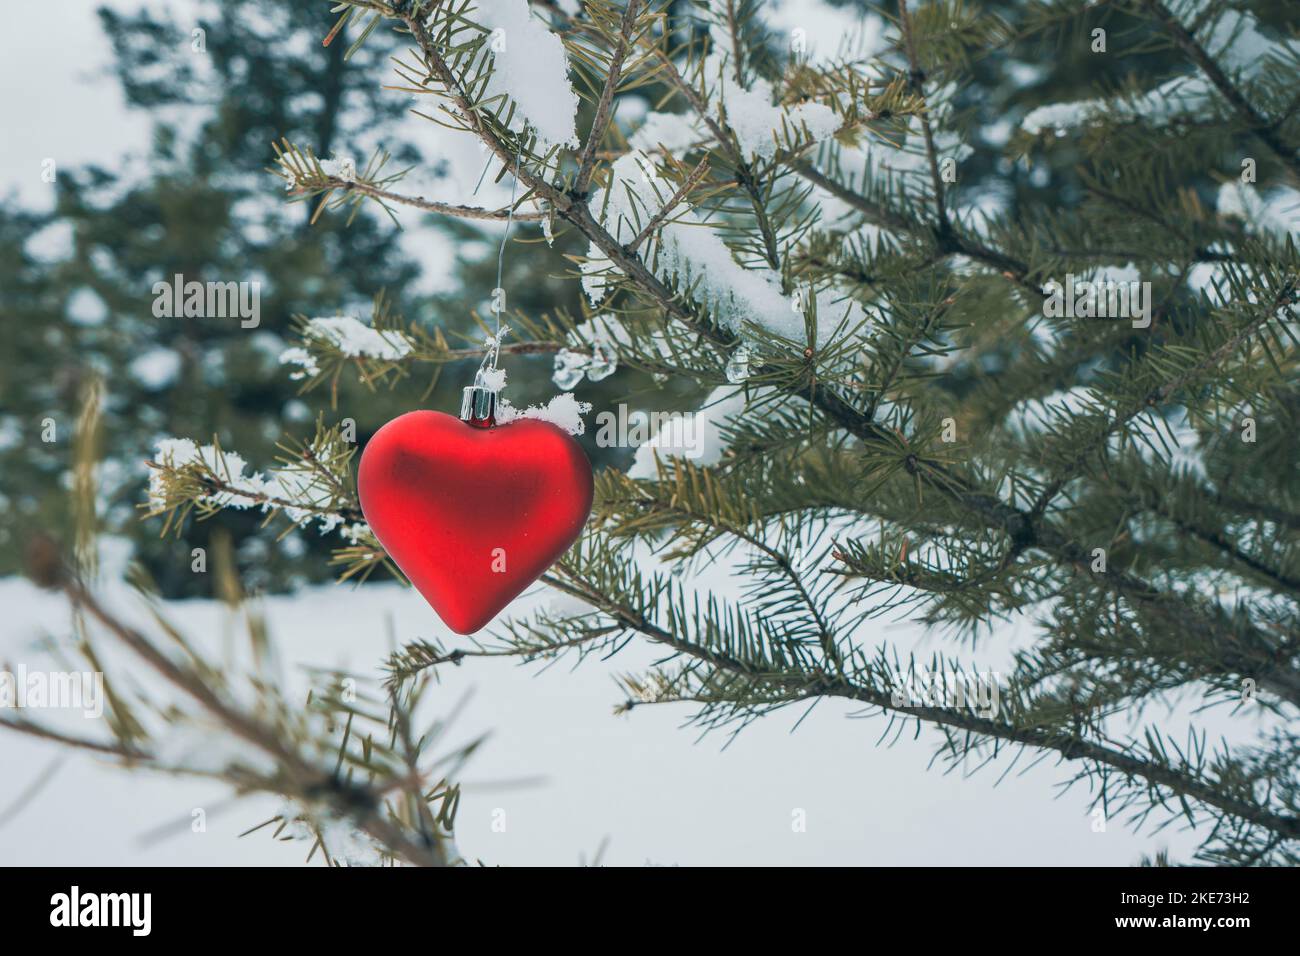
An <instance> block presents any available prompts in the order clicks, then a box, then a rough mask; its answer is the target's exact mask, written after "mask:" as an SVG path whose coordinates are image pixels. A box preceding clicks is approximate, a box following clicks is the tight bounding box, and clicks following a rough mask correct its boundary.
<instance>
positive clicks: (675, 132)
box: [627, 113, 708, 154]
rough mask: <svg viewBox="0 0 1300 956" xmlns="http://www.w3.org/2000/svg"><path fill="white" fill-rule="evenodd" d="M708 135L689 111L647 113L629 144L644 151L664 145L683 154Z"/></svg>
mask: <svg viewBox="0 0 1300 956" xmlns="http://www.w3.org/2000/svg"><path fill="white" fill-rule="evenodd" d="M707 139H708V137H707V136H706V135H705V134H704V133H703V132H701V130H700V129H699V120H698V119H696V118H695V117H694V116H692V115H691V114H688V113H647V114H646V118H645V122H643V123H642V124H641V126H640V128H638V129H637V131H636V132H635V133H633V134H632V136H631V138H630V139H628V141H627V142H628V145H629V146H631V147H632V148H633V149H639V150H642V151H644V152H647V153H648V152H651V151H652V150H656V149H659V148H660V147H662V148H663V149H666V150H667V151H668V152H670V153H673V154H681V153H684V152H686V150H688V149H690V147H692V146H694V145H696V144H697V143H700V142H703V141H705V140H707Z"/></svg>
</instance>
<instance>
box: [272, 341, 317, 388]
mask: <svg viewBox="0 0 1300 956" xmlns="http://www.w3.org/2000/svg"><path fill="white" fill-rule="evenodd" d="M280 364H281V365H297V366H298V369H297V370H296V371H294V372H290V373H289V378H291V379H293V380H294V381H297V380H299V379H304V378H313V377H315V376H317V375H319V374H320V365H318V364H317V363H316V356H314V355H312V354H311V353H310V352H308V351H307V350H306V349H304V348H301V347H299V346H294V347H293V348H289V349H285V350H284V351H283V352H281V353H280Z"/></svg>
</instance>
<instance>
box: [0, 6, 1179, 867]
mask: <svg viewBox="0 0 1300 956" xmlns="http://www.w3.org/2000/svg"><path fill="white" fill-rule="evenodd" d="M96 5H97V4H95V3H91V2H87V0H61V2H59V3H57V4H56V3H50V4H29V5H26V6H24V8H23V11H22V13H21V18H22V23H21V29H19V28H17V26H16V25H15V24H13V23H11V24H10V29H7V30H5V31H2V32H0V80H2V81H3V86H4V88H5V89H6V90H9V91H17V92H16V93H11V95H9V96H6V97H5V98H4V103H3V107H0V110H2V111H3V115H2V116H0V127H2V128H3V129H4V130H5V135H4V136H3V137H2V138H0V197H3V198H4V201H10V200H11V199H13V198H14V197H17V198H18V200H19V201H21V202H22V203H23V204H25V205H29V206H38V207H45V208H48V206H49V204H50V203H51V201H52V197H51V193H50V187H49V186H48V185H47V184H45V183H43V182H42V180H41V164H42V162H43V161H44V160H45V159H47V158H51V157H52V158H54V159H55V160H56V161H57V162H58V163H59V165H60V167H61V168H65V169H66V168H71V167H76V166H78V165H80V164H83V163H87V162H91V161H95V162H101V163H120V162H124V161H129V157H130V156H131V155H132V154H136V155H139V154H142V153H143V152H145V150H146V149H147V146H148V135H149V124H148V119H147V117H145V116H142V115H139V114H132V113H129V112H128V111H126V109H125V107H124V105H123V102H122V98H121V96H120V93H119V91H118V89H117V87H116V84H115V83H114V82H112V81H111V79H108V78H106V75H105V73H104V70H105V67H106V65H107V63H108V59H109V51H108V49H107V44H106V41H105V40H104V38H103V37H102V35H101V34H100V32H99V27H98V23H97V21H96V20H95V18H94V16H93V11H94V9H95V7H96ZM119 5H123V6H125V4H119ZM703 583H704V584H705V586H707V587H714V588H717V589H719V590H728V589H729V588H730V585H729V581H728V570H727V567H726V565H725V563H719V564H717V565H715V566H714V567H713V568H711V569H710V571H709V576H708V577H706V578H705V579H703ZM111 597H112V599H113V601H114V602H115V603H116V604H117V605H118V606H120V607H122V608H123V609H124V610H125V611H126V613H129V614H132V615H134V616H136V617H137V618H142V615H141V612H140V611H139V610H138V609H136V608H134V607H133V605H132V604H131V601H130V599H129V598H128V596H127V595H126V594H125V593H122V592H120V591H114V592H113V593H112V594H111ZM545 600H548V597H547V595H545V594H539V593H534V594H533V595H532V596H531V597H528V598H524V599H521V601H520V602H519V603H518V604H517V605H516V607H515V608H513V609H512V610H513V611H516V612H518V611H523V610H527V609H528V607H530V606H533V605H535V603H536V602H538V601H545ZM0 607H3V608H5V609H6V611H5V621H4V623H3V625H0V661H5V662H9V663H14V662H18V661H21V662H25V663H27V665H28V666H29V667H35V666H39V662H40V661H41V660H42V659H43V658H42V657H41V653H40V652H39V651H37V650H36V649H35V645H36V642H38V641H39V640H40V639H41V638H42V637H43V636H53V637H54V638H55V639H60V638H66V635H67V630H68V616H67V611H66V609H65V608H64V607H63V606H62V605H61V604H60V603H59V602H58V601H57V600H56V599H55V598H54V597H52V596H50V595H47V594H44V593H40V592H37V591H36V589H35V588H34V587H33V586H32V585H31V584H29V583H27V582H25V581H22V580H17V579H0ZM169 610H170V612H171V615H172V618H173V619H174V620H175V621H176V622H177V623H179V624H180V625H181V626H182V627H183V628H184V629H185V630H186V631H187V632H190V633H193V634H195V635H196V636H197V637H199V638H200V639H202V640H206V641H209V642H215V641H219V640H220V639H221V636H222V634H223V633H224V632H225V630H226V622H224V621H223V618H222V615H223V613H224V612H223V611H222V609H221V608H220V607H219V606H217V605H215V604H214V603H213V602H208V601H187V602H176V603H173V604H171V605H170V606H169ZM265 610H266V613H267V615H268V619H269V622H270V625H271V629H272V633H273V635H274V636H275V637H276V640H277V642H278V645H279V646H280V648H281V653H282V654H283V655H284V657H285V659H286V660H288V661H290V662H292V663H294V664H297V665H308V664H315V665H322V666H347V667H351V668H357V669H359V670H362V671H367V672H372V673H377V671H376V667H377V665H378V662H379V661H380V660H382V658H383V657H384V655H385V654H386V653H387V651H388V648H389V645H388V637H387V636H386V631H387V628H388V626H389V623H388V622H389V621H390V620H391V626H392V628H393V630H394V632H395V633H396V634H397V635H398V638H399V639H400V640H402V641H408V640H415V639H417V638H422V637H429V636H431V635H434V634H438V633H445V632H441V631H440V629H441V625H440V624H439V622H438V621H437V619H436V617H435V615H434V614H433V612H432V611H431V610H430V609H429V608H428V606H427V605H425V604H424V602H423V601H422V599H421V598H420V597H419V596H418V595H416V594H413V593H411V592H409V591H404V590H402V589H401V588H399V587H397V586H396V585H392V584H387V585H379V586H367V587H366V588H364V589H362V590H360V591H356V590H353V589H352V588H351V587H348V586H326V587H320V588H313V589H310V590H308V591H305V592H301V593H298V594H294V595H287V596H278V597H273V598H270V599H268V600H267V601H266V603H265ZM1023 636H1024V635H1023V626H1022V628H1020V629H1017V628H1008V629H1006V630H1004V631H1002V632H999V633H998V634H995V635H994V638H993V640H994V648H995V650H994V653H1001V652H1005V650H1006V647H1008V646H1010V645H1011V644H1013V643H1014V642H1015V641H1017V640H1020V639H1023ZM863 640H864V642H866V643H867V644H869V645H871V646H875V645H876V644H878V643H880V642H882V641H890V642H893V643H897V644H899V645H900V646H902V647H903V648H904V649H905V650H906V649H915V650H917V651H918V652H919V653H924V652H926V651H929V650H933V649H935V648H936V647H937V646H938V644H937V639H936V638H934V637H932V636H928V635H926V634H924V633H922V632H921V631H920V630H919V629H917V628H916V627H915V626H913V625H908V624H902V623H890V622H878V623H876V624H873V625H871V627H870V628H869V629H868V630H867V632H866V633H864V634H863ZM1003 641H1005V643H1000V642H1003ZM655 657H656V655H655V654H654V652H653V650H652V649H650V648H648V647H645V646H640V645H636V644H634V645H632V646H631V647H629V648H628V649H627V650H626V651H625V652H623V653H622V654H620V655H619V656H618V657H616V658H615V659H614V660H612V661H608V662H602V661H595V660H593V661H588V662H586V663H584V664H583V665H582V666H581V667H579V668H577V669H576V670H571V669H570V668H569V667H568V666H567V665H565V664H561V665H558V666H554V667H552V668H550V669H549V670H546V671H544V672H540V673H539V669H538V668H537V667H536V666H532V667H519V666H516V665H514V664H511V663H509V662H501V661H490V662H481V663H479V664H477V665H475V666H465V667H461V668H458V669H453V670H449V671H448V673H447V674H446V675H445V677H444V679H443V682H442V683H441V685H440V687H439V688H438V690H437V693H436V697H435V701H434V702H433V706H435V707H445V708H446V709H447V710H448V711H450V710H451V708H452V707H454V706H455V705H456V704H457V702H459V701H461V700H462V699H464V698H465V695H470V697H469V699H468V703H467V704H466V707H465V710H464V713H463V716H462V717H461V720H460V723H459V724H458V725H457V727H458V731H457V733H458V734H459V737H458V739H463V740H468V739H471V738H472V737H474V736H476V735H477V734H479V733H484V732H489V733H490V735H491V736H490V740H489V742H488V744H487V745H486V747H485V748H483V750H482V751H481V752H480V753H479V754H478V755H476V756H475V758H474V760H473V761H472V763H471V764H470V766H469V767H468V769H467V771H466V777H465V780H464V783H465V788H466V790H465V798H464V802H463V805H462V808H461V811H460V815H459V819H458V836H457V839H458V843H459V846H460V849H461V851H462V852H463V853H464V854H465V855H466V856H467V857H469V858H472V859H481V860H483V861H484V862H486V863H489V864H502V865H536V864H558V865H567V864H576V863H578V862H580V861H582V860H584V859H586V860H590V859H592V857H593V855H594V853H595V852H596V850H597V848H598V847H600V846H601V845H602V844H604V845H605V846H606V850H605V852H604V854H603V856H602V860H603V862H606V863H609V864H619V865H646V864H653V865H709V864H738V865H772V864H775V865H816V864H820V865H825V864H830V865H853V864H889V865H938V864H950V865H961V864H979V865H1003V864H1028V865H1040V866H1053V865H1062V864H1085V865H1088V864H1095V865H1128V864H1132V863H1135V862H1136V861H1137V860H1138V858H1139V857H1140V856H1141V854H1143V853H1154V852H1155V851H1156V850H1158V849H1161V848H1165V847H1168V848H1170V849H1171V850H1172V851H1173V853H1174V855H1175V856H1176V857H1182V858H1186V856H1188V854H1189V853H1190V849H1191V847H1192V846H1193V845H1194V841H1193V840H1192V839H1191V838H1190V837H1189V836H1188V835H1187V834H1186V833H1179V832H1177V831H1166V832H1164V833H1161V834H1159V835H1155V836H1151V835H1143V836H1135V835H1134V834H1132V833H1131V832H1130V831H1129V830H1128V829H1127V828H1126V827H1125V826H1124V825H1123V823H1122V822H1121V821H1118V820H1112V821H1110V822H1109V825H1108V826H1107V827H1106V829H1105V831H1104V832H1097V830H1096V828H1095V827H1094V818H1093V816H1092V815H1091V814H1090V813H1089V812H1088V809H1087V802H1086V794H1085V793H1084V792H1083V791H1082V790H1076V791H1070V792H1068V793H1066V794H1064V795H1061V796H1059V797H1058V795H1057V791H1056V789H1055V785H1056V784H1058V783H1059V782H1060V781H1061V780H1062V779H1064V773H1065V772H1064V771H1063V770H1062V769H1061V768H1059V767H1056V766H1054V765H1053V764H1052V763H1051V762H1050V761H1045V762H1043V763H1042V764H1040V765H1038V766H1037V767H1035V768H1034V769H1033V770H1031V771H1029V772H1027V773H1025V774H1023V775H1014V774H1013V775H1010V776H1008V777H1007V778H1006V779H1004V780H1002V781H1001V782H1000V783H999V782H998V774H999V773H1000V770H1001V768H1000V767H998V768H996V769H993V770H989V769H985V770H984V771H982V772H981V773H979V774H976V775H974V776H972V777H970V778H963V776H962V775H961V774H959V773H952V774H948V775H944V774H942V773H940V772H939V771H938V770H932V769H928V768H927V763H928V762H929V760H930V758H931V755H932V753H933V750H934V746H935V742H936V741H935V737H934V735H933V734H931V733H929V732H926V733H923V734H922V735H921V738H920V740H917V741H913V740H910V739H909V740H903V741H901V742H899V743H898V745H897V746H894V747H892V748H891V747H883V746H878V745H877V738H878V737H879V735H880V732H881V729H882V725H881V724H880V723H878V722H872V721H864V720H859V719H853V718H852V717H851V711H850V710H849V709H848V708H845V707H843V706H839V705H829V704H827V705H823V706H820V707H818V708H817V709H816V710H814V711H813V713H812V714H811V715H809V716H808V717H807V719H805V720H803V721H802V722H801V724H800V726H799V727H798V729H797V730H796V729H793V724H794V723H795V720H796V718H797V717H798V716H799V715H798V714H796V713H794V712H790V713H782V714H778V715H776V716H773V717H770V718H767V719H765V720H763V721H760V722H758V723H757V724H755V725H753V726H751V727H750V728H748V729H747V730H745V731H744V732H743V733H741V734H740V735H739V736H738V737H736V738H735V739H734V740H730V738H728V737H727V736H726V735H724V734H713V735H709V736H705V737H703V738H700V736H699V733H698V731H697V730H696V729H693V728H688V727H687V728H684V727H682V726H681V725H682V723H683V721H684V720H685V718H686V717H687V716H688V715H689V712H688V711H687V710H685V709H683V708H682V707H663V708H655V707H646V708H640V709H638V710H636V711H634V712H633V713H632V714H631V715H628V716H615V715H614V714H613V713H612V709H613V706H614V705H615V704H616V703H618V702H619V700H620V699H621V697H622V695H621V694H620V692H619V691H618V689H617V688H616V686H615V684H614V677H615V675H616V674H619V673H624V672H627V671H631V670H636V669H638V668H640V667H644V666H646V665H648V664H649V663H650V662H651V661H653V660H654V659H655ZM453 736H454V737H455V736H456V735H453ZM47 773H52V774H53V776H51V777H49V782H48V783H47V785H45V786H44V787H43V788H42V789H41V790H40V792H39V794H38V797H37V798H36V799H35V800H32V801H28V802H25V804H24V805H22V806H21V807H18V808H17V809H14V805H15V802H16V801H18V800H19V798H20V797H21V796H22V795H23V794H24V792H25V791H26V790H27V788H29V787H30V786H32V785H33V783H34V782H35V781H37V780H38V779H40V778H42V776H43V775H45V774H47ZM228 798H229V794H227V793H225V792H224V791H223V790H222V788H221V787H219V786H214V785H212V784H208V783H194V782H187V781H181V780H176V779H173V778H167V777H159V778H154V777H147V778H146V777H142V776H140V775H138V774H127V773H123V772H121V771H120V770H117V769H115V768H112V767H110V766H108V765H106V764H105V763H103V762H101V761H98V760H96V759H94V758H90V757H87V756H84V755H71V756H69V755H65V754H63V753H62V752H61V751H58V750H57V749H55V748H53V747H52V746H50V745H48V744H45V743H40V742H33V741H30V740H26V739H19V738H17V737H15V736H13V735H11V734H0V864H35V865H40V864H50V865H53V864H67V865H105V864H117V863H127V864H177V865H233V864H267V865H298V864H300V863H301V860H302V857H303V848H302V847H300V846H295V845H284V844H279V843H275V842H273V841H272V840H270V839H269V838H267V837H266V836H265V834H254V835H252V836H249V837H245V838H243V839H239V838H237V835H238V834H239V833H240V832H241V831H243V830H245V829H247V828H249V827H250V826H253V825H255V824H256V823H258V822H261V821H262V820H263V819H265V818H266V817H267V816H268V815H269V814H270V813H273V812H274V811H275V809H276V806H275V804H274V803H273V802H271V801H266V800H252V801H245V802H239V803H236V804H234V805H231V806H227V802H228ZM223 807H225V809H222V808H223ZM195 808H204V809H205V810H206V811H207V819H208V825H207V829H206V832H202V833H195V832H192V831H191V830H190V829H189V827H188V826H187V825H184V824H186V823H187V821H188V820H189V819H190V818H191V814H192V811H193V810H194V809H195ZM502 811H504V819H505V821H506V826H505V829H504V832H500V831H499V828H496V829H494V827H493V826H492V824H493V821H494V820H497V821H499V820H500V819H502V817H501V812H502ZM797 819H802V820H805V821H806V826H805V827H804V828H802V829H800V828H799V827H798V826H795V825H794V823H795V821H796V820H797ZM177 821H180V822H181V823H182V824H183V825H182V826H180V827H179V828H173V829H174V830H175V832H172V833H171V834H170V835H169V836H167V837H166V838H161V839H160V838H155V837H153V836H151V834H156V831H159V830H160V829H168V828H169V825H171V824H174V823H176V822H177Z"/></svg>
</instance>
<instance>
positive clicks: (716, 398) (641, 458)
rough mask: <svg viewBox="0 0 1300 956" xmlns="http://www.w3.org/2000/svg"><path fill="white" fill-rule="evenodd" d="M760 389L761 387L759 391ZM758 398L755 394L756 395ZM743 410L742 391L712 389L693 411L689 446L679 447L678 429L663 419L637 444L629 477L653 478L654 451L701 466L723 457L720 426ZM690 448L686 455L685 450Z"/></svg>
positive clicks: (654, 471) (727, 386)
mask: <svg viewBox="0 0 1300 956" xmlns="http://www.w3.org/2000/svg"><path fill="white" fill-rule="evenodd" d="M761 391H763V390H760V392H761ZM756 397H757V396H756ZM744 411H745V392H744V390H743V389H739V388H736V387H735V386H733V385H723V386H721V387H719V388H715V389H714V390H713V391H712V392H710V393H709V397H708V398H706V399H705V400H704V404H703V405H702V406H701V407H700V410H699V411H698V412H696V413H695V415H694V421H693V426H694V428H693V431H692V434H691V439H692V440H691V442H690V448H689V449H684V448H681V447H679V445H680V442H681V436H680V434H679V432H680V429H677V428H675V427H674V425H673V424H672V422H671V421H666V422H665V423H664V424H663V425H662V426H661V427H660V428H659V430H658V431H656V432H655V434H654V435H652V436H651V438H650V440H649V441H647V442H645V443H644V444H641V445H639V446H637V450H636V457H635V458H633V460H632V467H631V468H629V469H628V472H627V474H628V477H629V478H654V477H655V476H656V475H657V473H658V472H657V470H656V468H655V456H656V454H657V455H658V457H659V458H660V459H664V458H668V457H689V458H690V460H691V463H692V464H694V465H698V466H700V467H704V466H707V465H716V464H717V463H718V462H719V461H721V460H722V453H723V452H724V451H725V450H726V448H727V443H726V441H725V440H724V439H723V437H722V427H723V426H724V425H726V424H728V423H729V422H730V421H731V420H733V419H734V418H736V417H738V416H739V415H741V414H742V413H743V412H744ZM688 450H689V451H690V454H689V455H686V454H685V452H686V451H688Z"/></svg>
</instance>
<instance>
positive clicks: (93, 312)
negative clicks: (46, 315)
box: [63, 286, 108, 325]
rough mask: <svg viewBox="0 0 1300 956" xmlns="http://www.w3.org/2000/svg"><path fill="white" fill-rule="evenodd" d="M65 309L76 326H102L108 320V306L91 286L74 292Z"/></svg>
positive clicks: (65, 304) (69, 297)
mask: <svg viewBox="0 0 1300 956" xmlns="http://www.w3.org/2000/svg"><path fill="white" fill-rule="evenodd" d="M63 308H64V312H65V313H66V314H67V316H68V321H69V322H71V323H73V324H74V325H101V324H103V322H104V320H105V319H107V318H108V306H107V305H106V304H105V302H104V300H103V299H102V298H101V297H100V295H99V293H98V292H96V291H95V290H94V289H92V288H90V287H89V286H81V287H80V288H78V289H75V290H73V292H72V294H71V295H69V296H68V299H67V302H65V303H64V306H63Z"/></svg>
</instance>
